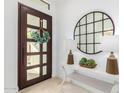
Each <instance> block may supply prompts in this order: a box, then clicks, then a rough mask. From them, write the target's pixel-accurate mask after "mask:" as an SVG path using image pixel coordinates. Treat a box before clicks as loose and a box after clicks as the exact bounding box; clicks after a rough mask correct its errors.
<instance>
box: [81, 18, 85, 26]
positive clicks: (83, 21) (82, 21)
mask: <svg viewBox="0 0 124 93" xmlns="http://www.w3.org/2000/svg"><path fill="white" fill-rule="evenodd" d="M83 24H86V17H84V18H83V19H81V21H80V25H83Z"/></svg>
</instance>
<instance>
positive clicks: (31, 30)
mask: <svg viewBox="0 0 124 93" xmlns="http://www.w3.org/2000/svg"><path fill="white" fill-rule="evenodd" d="M33 31H34V32H36V31H37V32H38V33H40V31H39V30H37V29H32V28H27V38H28V39H33V38H32V37H31V33H32V32H33Z"/></svg>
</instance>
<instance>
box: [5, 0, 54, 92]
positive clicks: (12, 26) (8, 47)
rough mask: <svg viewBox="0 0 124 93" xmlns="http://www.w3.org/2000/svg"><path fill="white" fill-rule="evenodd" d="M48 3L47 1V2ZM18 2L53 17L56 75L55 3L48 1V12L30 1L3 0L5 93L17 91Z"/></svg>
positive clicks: (42, 5)
mask: <svg viewBox="0 0 124 93" xmlns="http://www.w3.org/2000/svg"><path fill="white" fill-rule="evenodd" d="M47 1H48V0H47ZM18 2H21V3H22V4H25V5H27V6H30V7H32V8H35V9H37V10H39V11H41V12H44V13H47V14H49V15H52V16H53V46H52V47H53V51H54V52H53V57H52V58H53V76H55V75H56V27H55V23H56V22H55V20H56V19H55V2H54V0H49V1H48V2H49V3H50V4H51V10H50V11H48V10H47V9H46V6H45V5H44V4H41V5H38V4H37V3H32V2H31V0H4V3H5V7H4V9H5V10H4V11H5V13H4V15H5V16H4V17H5V19H4V21H5V27H4V28H5V32H4V34H5V36H4V37H5V39H4V40H5V41H4V42H5V43H4V46H5V48H4V49H5V50H4V52H5V53H4V54H5V64H4V66H5V67H4V68H5V69H4V71H5V72H4V73H5V74H4V77H5V80H4V82H5V85H4V87H5V93H16V91H17V90H18V86H17V83H18V68H17V66H18V59H17V56H18V51H17V48H18V46H17V45H18Z"/></svg>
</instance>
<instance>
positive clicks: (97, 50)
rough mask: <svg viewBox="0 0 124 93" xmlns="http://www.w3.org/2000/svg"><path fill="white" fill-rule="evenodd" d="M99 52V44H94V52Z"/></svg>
mask: <svg viewBox="0 0 124 93" xmlns="http://www.w3.org/2000/svg"><path fill="white" fill-rule="evenodd" d="M99 51H101V49H100V44H95V52H99Z"/></svg>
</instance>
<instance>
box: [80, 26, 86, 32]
mask: <svg viewBox="0 0 124 93" xmlns="http://www.w3.org/2000/svg"><path fill="white" fill-rule="evenodd" d="M80 29H81V34H86V25H85V26H80Z"/></svg>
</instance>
